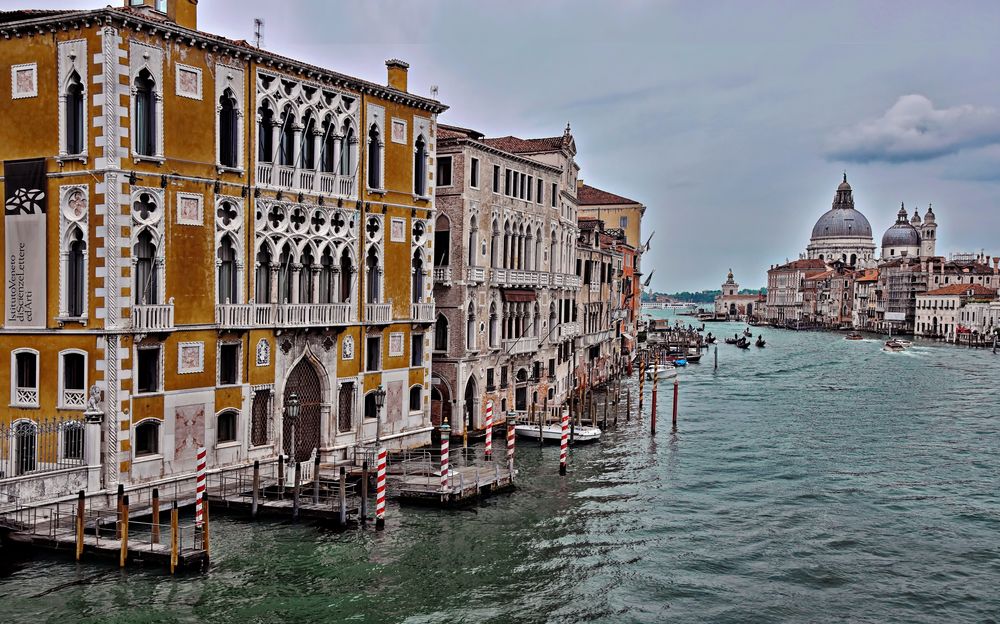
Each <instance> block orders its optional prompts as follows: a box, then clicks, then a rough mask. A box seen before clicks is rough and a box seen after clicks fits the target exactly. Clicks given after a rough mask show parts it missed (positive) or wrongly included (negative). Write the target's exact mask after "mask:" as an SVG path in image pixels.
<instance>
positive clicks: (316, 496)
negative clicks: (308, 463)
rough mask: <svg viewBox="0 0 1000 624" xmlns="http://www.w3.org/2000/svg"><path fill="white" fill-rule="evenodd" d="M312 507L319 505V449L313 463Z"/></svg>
mask: <svg viewBox="0 0 1000 624" xmlns="http://www.w3.org/2000/svg"><path fill="white" fill-rule="evenodd" d="M313 505H319V449H316V460H315V461H314V462H313Z"/></svg>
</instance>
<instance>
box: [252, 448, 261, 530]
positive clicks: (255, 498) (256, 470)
mask: <svg viewBox="0 0 1000 624" xmlns="http://www.w3.org/2000/svg"><path fill="white" fill-rule="evenodd" d="M259 501H260V460H258V459H255V460H253V495H252V497H251V499H250V517H251V518H256V517H257V505H258V503H259Z"/></svg>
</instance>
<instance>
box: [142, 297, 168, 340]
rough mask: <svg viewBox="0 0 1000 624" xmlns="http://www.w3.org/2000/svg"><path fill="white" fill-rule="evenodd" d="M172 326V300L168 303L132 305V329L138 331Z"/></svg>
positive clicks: (165, 328) (162, 329) (156, 329)
mask: <svg viewBox="0 0 1000 624" xmlns="http://www.w3.org/2000/svg"><path fill="white" fill-rule="evenodd" d="M173 328H174V300H173V298H171V299H170V302H169V303H159V304H147V305H134V306H132V329H134V330H135V331H140V332H150V331H164V330H171V329H173Z"/></svg>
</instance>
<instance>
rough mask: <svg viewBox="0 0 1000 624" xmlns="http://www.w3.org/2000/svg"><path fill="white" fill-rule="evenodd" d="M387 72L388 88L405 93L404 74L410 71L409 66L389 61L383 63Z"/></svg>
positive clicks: (396, 61) (397, 61)
mask: <svg viewBox="0 0 1000 624" xmlns="http://www.w3.org/2000/svg"><path fill="white" fill-rule="evenodd" d="M385 66H386V69H387V70H388V72H389V87H390V88H393V89H396V90H397V91H403V92H404V93H405V92H406V73H407V70H409V69H410V64H409V63H407V62H405V61H401V60H399V59H389V60H388V61H386V62H385Z"/></svg>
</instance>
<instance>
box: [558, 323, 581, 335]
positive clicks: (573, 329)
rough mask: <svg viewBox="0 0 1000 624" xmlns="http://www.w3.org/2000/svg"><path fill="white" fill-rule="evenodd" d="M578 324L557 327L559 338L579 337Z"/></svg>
mask: <svg viewBox="0 0 1000 624" xmlns="http://www.w3.org/2000/svg"><path fill="white" fill-rule="evenodd" d="M579 333H580V323H561V324H560V325H559V338H560V339H564V338H572V337H574V336H577V335H579Z"/></svg>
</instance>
